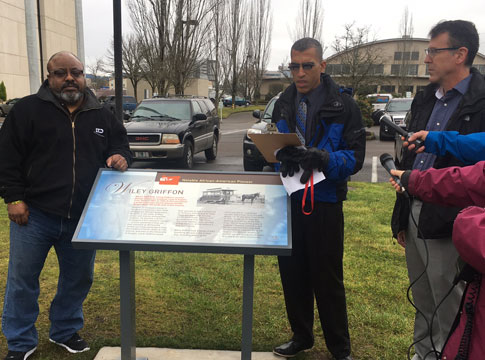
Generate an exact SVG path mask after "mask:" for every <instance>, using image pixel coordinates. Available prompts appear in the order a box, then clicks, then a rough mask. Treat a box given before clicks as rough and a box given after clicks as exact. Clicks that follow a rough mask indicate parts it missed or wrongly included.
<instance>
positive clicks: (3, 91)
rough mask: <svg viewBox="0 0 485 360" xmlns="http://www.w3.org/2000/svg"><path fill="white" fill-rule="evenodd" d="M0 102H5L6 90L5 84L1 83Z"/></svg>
mask: <svg viewBox="0 0 485 360" xmlns="http://www.w3.org/2000/svg"><path fill="white" fill-rule="evenodd" d="M0 100H2V101H6V100H7V89H6V88H5V84H4V83H3V81H2V82H0Z"/></svg>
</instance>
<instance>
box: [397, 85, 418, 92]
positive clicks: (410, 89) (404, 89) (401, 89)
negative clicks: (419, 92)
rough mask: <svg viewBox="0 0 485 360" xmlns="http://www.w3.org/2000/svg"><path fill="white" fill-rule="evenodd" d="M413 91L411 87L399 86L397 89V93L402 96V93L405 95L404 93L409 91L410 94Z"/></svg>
mask: <svg viewBox="0 0 485 360" xmlns="http://www.w3.org/2000/svg"><path fill="white" fill-rule="evenodd" d="M413 90H414V87H413V85H407V86H400V87H399V93H401V94H404V93H406V92H408V91H409V92H410V93H412V92H413Z"/></svg>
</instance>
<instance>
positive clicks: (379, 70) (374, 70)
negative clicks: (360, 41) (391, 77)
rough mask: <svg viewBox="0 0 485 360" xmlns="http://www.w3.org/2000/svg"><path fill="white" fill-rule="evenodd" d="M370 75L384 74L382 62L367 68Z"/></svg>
mask: <svg viewBox="0 0 485 360" xmlns="http://www.w3.org/2000/svg"><path fill="white" fill-rule="evenodd" d="M369 73H370V74H371V75H382V74H384V64H378V65H371V66H370V69H369Z"/></svg>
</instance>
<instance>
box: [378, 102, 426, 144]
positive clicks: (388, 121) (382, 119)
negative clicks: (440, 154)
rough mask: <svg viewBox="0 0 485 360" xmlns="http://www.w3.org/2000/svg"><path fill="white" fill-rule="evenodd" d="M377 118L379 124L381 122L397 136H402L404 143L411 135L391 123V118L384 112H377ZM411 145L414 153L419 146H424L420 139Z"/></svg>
mask: <svg viewBox="0 0 485 360" xmlns="http://www.w3.org/2000/svg"><path fill="white" fill-rule="evenodd" d="M377 116H379V122H383V123H384V124H386V125H387V126H389V127H390V128H391V129H393V130H394V131H395V132H397V133H398V134H399V135H401V136H404V138H405V139H406V141H407V140H408V139H409V137H410V136H411V135H412V134H413V133H412V132H410V133H408V132H407V131H406V130H404V129H403V128H402V127H400V126H399V125H396V124H395V123H394V121H392V119H391V117H390V116H389V115H387V114H386V113H385V112H384V110H379V111H378V112H377ZM411 144H414V146H415V148H414V151H416V150H418V149H419V148H420V147H421V146H423V145H424V141H422V140H421V139H416V140H414V141H413V142H412V143H411Z"/></svg>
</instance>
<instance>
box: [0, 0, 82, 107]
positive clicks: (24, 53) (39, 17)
mask: <svg viewBox="0 0 485 360" xmlns="http://www.w3.org/2000/svg"><path fill="white" fill-rule="evenodd" d="M0 9H1V10H0V82H1V81H3V82H4V83H5V86H6V89H7V98H8V99H10V98H15V97H23V96H26V95H29V94H32V93H35V92H37V90H38V88H39V86H40V84H41V83H42V81H43V80H44V79H45V78H46V75H47V74H46V72H47V70H46V65H47V61H48V60H49V57H50V56H51V55H52V54H54V53H56V52H58V51H61V50H67V51H70V52H72V53H74V54H76V55H77V56H78V57H79V58H80V59H81V61H83V62H84V40H83V26H82V0H0Z"/></svg>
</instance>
